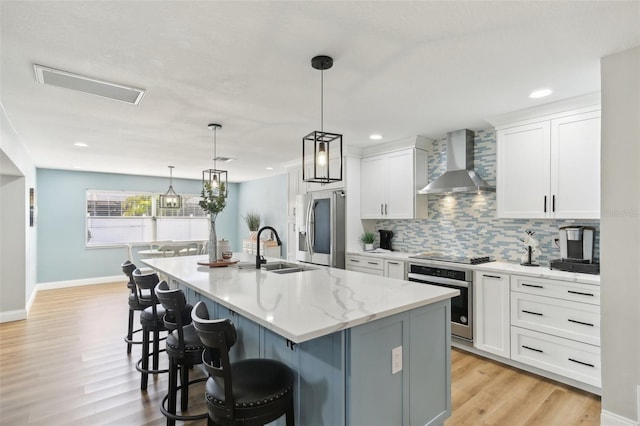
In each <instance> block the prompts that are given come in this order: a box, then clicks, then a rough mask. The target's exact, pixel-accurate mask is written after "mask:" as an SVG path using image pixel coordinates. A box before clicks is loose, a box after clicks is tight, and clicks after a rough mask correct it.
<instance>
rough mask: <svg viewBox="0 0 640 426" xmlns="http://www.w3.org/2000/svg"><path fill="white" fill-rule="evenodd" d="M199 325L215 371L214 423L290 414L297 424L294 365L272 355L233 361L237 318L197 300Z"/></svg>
mask: <svg viewBox="0 0 640 426" xmlns="http://www.w3.org/2000/svg"><path fill="white" fill-rule="evenodd" d="M191 318H192V319H193V325H194V327H195V329H196V332H197V333H198V336H200V340H202V343H204V346H205V350H204V352H203V354H202V361H203V363H204V368H205V369H206V370H207V373H209V379H208V380H207V385H206V390H205V398H206V400H207V408H208V410H209V420H208V424H209V425H210V426H211V425H220V426H226V425H239V424H241V425H247V426H248V425H264V424H266V423H269V422H272V421H274V420H276V419H278V418H280V417H282V416H283V415H286V424H287V426H293V425H294V410H293V382H294V374H293V371H291V369H290V368H289V367H287V366H286V365H285V364H283V363H281V362H279V361H275V360H272V359H245V360H242V361H238V362H234V363H233V364H231V363H230V361H229V349H230V348H231V347H232V346H233V345H234V344H235V343H236V340H237V335H236V329H235V326H234V325H233V323H232V322H231V321H230V320H228V319H219V320H210V319H209V311H208V310H207V305H205V304H204V303H203V302H198V303H196V306H195V307H194V308H193V311H192V312H191Z"/></svg>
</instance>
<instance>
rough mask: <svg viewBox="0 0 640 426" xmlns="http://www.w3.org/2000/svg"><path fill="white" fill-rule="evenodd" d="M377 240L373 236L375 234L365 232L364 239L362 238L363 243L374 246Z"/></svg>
mask: <svg viewBox="0 0 640 426" xmlns="http://www.w3.org/2000/svg"><path fill="white" fill-rule="evenodd" d="M375 238H376V236H375V235H374V234H373V232H365V233H364V234H362V237H360V239H361V240H362V242H363V243H365V244H373V240H374V239H375Z"/></svg>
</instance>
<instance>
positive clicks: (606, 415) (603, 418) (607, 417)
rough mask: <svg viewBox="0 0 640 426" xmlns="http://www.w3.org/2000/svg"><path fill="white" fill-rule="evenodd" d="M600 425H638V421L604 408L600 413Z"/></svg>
mask: <svg viewBox="0 0 640 426" xmlns="http://www.w3.org/2000/svg"><path fill="white" fill-rule="evenodd" d="M600 426H638V422H636V421H633V420H631V419H627V418H626V417H622V416H619V415H617V414H613V413H610V412H608V411H605V410H602V412H601V413H600Z"/></svg>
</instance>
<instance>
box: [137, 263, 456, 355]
mask: <svg viewBox="0 0 640 426" xmlns="http://www.w3.org/2000/svg"><path fill="white" fill-rule="evenodd" d="M233 260H240V261H244V262H255V256H251V255H248V254H244V253H234V255H233ZM267 260H268V262H270V263H271V262H277V261H278V260H279V259H272V258H267ZM198 261H207V256H178V257H166V258H155V259H144V260H142V262H143V263H145V264H146V265H148V266H150V267H152V268H154V269H156V270H157V271H159V272H160V273H162V274H165V275H168V276H170V277H172V278H174V279H176V280H178V281H180V282H182V283H183V284H185V285H186V286H188V287H190V288H191V289H193V290H195V291H197V292H198V293H200V294H202V295H204V296H206V297H208V298H210V299H211V300H213V301H215V302H217V303H220V304H222V305H224V306H226V307H227V308H229V309H231V310H233V311H235V312H237V313H238V314H240V315H242V316H244V317H246V318H248V319H250V320H252V321H254V322H256V323H258V324H260V325H261V326H263V327H265V328H267V329H270V330H272V331H274V332H275V333H278V334H279V335H281V336H283V337H285V338H287V339H289V340H291V341H292V342H295V343H301V342H304V341H306V340H311V339H314V338H316V337H320V336H324V335H327V334H331V333H334V332H336V331H339V330H344V329H347V328H350V327H354V326H357V325H360V324H364V323H367V322H371V321H374V320H376V319H379V318H383V317H387V316H390V315H394V314H397V313H400V312H405V311H408V310H411V309H414V308H418V307H420V306H425V305H428V304H431V303H435V302H438V301H441V300H446V299H449V298H451V297H454V296H457V295H458V294H459V292H458V290H451V289H447V288H444V287H436V286H432V285H427V284H418V283H414V282H409V281H403V280H397V279H392V278H385V277H378V276H374V275H368V274H363V273H360V272H353V271H345V270H342V269H334V268H327V267H323V266H317V265H307V266H310V267H314V268H316V269H314V270H310V271H303V272H296V273H290V274H277V273H274V272H268V271H264V270H256V269H240V268H238V267H237V265H232V266H227V267H221V268H209V267H208V266H200V265H198V264H197V262H198ZM288 263H295V262H288Z"/></svg>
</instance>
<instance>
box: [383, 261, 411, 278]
mask: <svg viewBox="0 0 640 426" xmlns="http://www.w3.org/2000/svg"><path fill="white" fill-rule="evenodd" d="M383 269H384V276H385V277H388V278H396V279H399V280H404V279H406V276H405V262H403V261H401V260H391V259H385V260H384V265H383Z"/></svg>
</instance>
